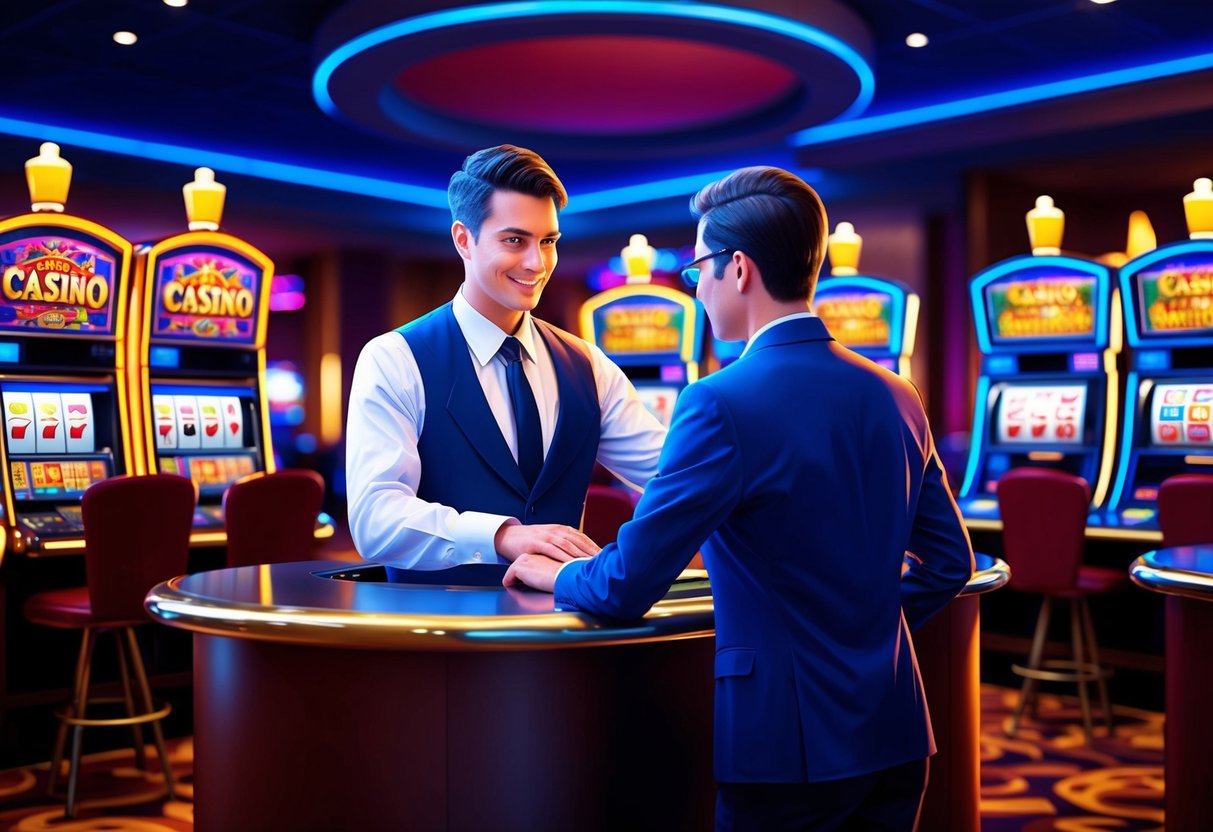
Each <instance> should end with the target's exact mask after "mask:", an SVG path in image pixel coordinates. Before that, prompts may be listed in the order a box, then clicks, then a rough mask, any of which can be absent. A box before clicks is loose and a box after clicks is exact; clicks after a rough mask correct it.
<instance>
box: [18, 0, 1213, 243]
mask: <svg viewBox="0 0 1213 832" xmlns="http://www.w3.org/2000/svg"><path fill="white" fill-rule="evenodd" d="M384 5H386V6H389V7H391V8H392V9H393V10H396V11H399V12H400V13H401V14H403V15H407V14H409V13H416V12H419V11H425V10H433V9H434V8H437V7H443V6H445V7H454V6H456V5H459V4H454V3H447V4H438V3H434V2H425V0H411V1H409V0H397V2H393V3H386V4H384ZM666 5H669V4H666ZM684 5H686V4H684ZM690 5H695V4H690ZM701 5H702V4H701ZM718 5H723V6H736V7H739V8H741V9H743V10H744V9H747V8H759V9H762V10H764V11H770V10H772V9H778V8H786V9H787V10H788V13H789V14H800V13H802V12H801V11H798V10H800V9H804V8H806V7H807V6H810V5H811V4H800V3H796V2H792V0H762V2H758V0H755V2H752V3H745V2H732V3H730V2H727V0H721V3H719V4H718ZM843 5H845V6H846V7H849V9H850V10H851V11H852V12H854V13H855V15H857V16H858V18H859V19H861V20H862V22H863V23H864V24H866V27H867V29H868V30H869V32H870V34H871V40H872V44H873V51H872V55H871V67H872V71H873V73H874V77H875V96H874V98H873V100H872V102H871V104H870V106H869V107H868V108H867V110H866V112H865V113H862V114H860V116H859V120H858V121H857V122H855V123H856V124H859V125H869V126H865V127H863V129H862V130H861V131H860V132H859V133H858V134H856V135H851V136H843V137H841V138H838V137H832V136H829V135H816V134H814V131H813V130H809V131H807V132H806V133H799V132H790V133H789V134H788V135H786V136H782V137H776V138H774V139H773V138H772V137H771V136H770V135H769V134H763V135H762V136H761V137H760V138H758V139H756V140H755V141H754V142H752V143H751V144H749V145H745V144H744V143H742V145H740V146H733V147H731V148H730V149H728V150H727V151H718V152H714V153H711V154H703V153H699V152H696V150H695V148H694V147H690V146H689V147H688V149H687V152H686V153H685V154H682V155H680V156H676V157H675V158H670V155H669V154H668V153H666V154H663V155H661V156H660V157H652V158H647V157H646V156H645V154H643V153H641V152H637V153H632V154H629V155H628V156H627V157H626V158H586V156H585V154H574V153H568V154H562V153H561V152H560V151H556V152H547V151H546V150H545V148H543V147H536V149H537V150H539V151H540V152H541V153H544V154H545V155H546V156H548V158H549V161H551V162H552V163H553V164H554V166H555V167H556V168H557V170H558V171H559V173H560V174H561V176H562V178H563V179H564V180H565V183H566V185H567V186H568V187H569V190H570V192H571V194H572V196H573V203H572V206H571V208H572V210H571V211H570V213H569V214H568V219H567V220H566V224H569V223H571V224H572V225H573V227H580V229H581V230H582V231H583V232H584V233H588V234H593V233H604V234H606V233H609V234H618V233H619V231H620V230H630V229H632V228H634V227H635V225H636V223H637V222H638V221H644V222H646V223H649V224H661V223H667V224H668V223H685V221H686V213H685V205H686V196H687V194H689V193H691V192H693V191H694V190H695V189H696V187H698V184H701V180H702V178H703V176H704V175H710V174H714V173H717V172H720V171H724V170H728V169H730V168H733V167H737V166H740V165H745V164H757V163H767V164H780V165H784V166H787V167H792V168H795V169H797V170H801V171H803V172H804V175H805V176H806V177H807V178H810V179H811V181H812V180H813V179H815V180H816V181H817V182H818V183H819V185H820V187H821V189H822V190H823V192H824V193H826V194H827V196H829V195H831V194H833V195H836V196H838V197H840V198H853V199H863V198H865V197H867V198H874V199H875V198H880V197H879V194H880V192H881V189H882V188H888V187H889V186H891V185H892V186H896V185H898V184H900V185H903V186H906V187H910V188H914V187H917V186H919V185H924V184H925V185H929V183H930V181H931V180H932V179H937V178H939V177H941V176H951V175H955V174H956V173H957V172H958V171H960V170H963V169H964V168H965V167H967V166H972V165H981V164H989V163H996V164H1014V163H1016V162H1018V161H1020V160H1022V159H1025V158H1026V159H1028V160H1030V161H1034V160H1036V159H1040V158H1047V157H1050V156H1055V155H1057V154H1059V153H1060V154H1064V153H1066V152H1070V153H1073V152H1075V148H1076V147H1080V146H1082V144H1083V143H1086V142H1094V144H1095V146H1099V147H1102V148H1109V149H1115V147H1116V146H1117V145H1120V144H1125V143H1136V144H1137V145H1140V144H1141V143H1142V142H1150V141H1154V140H1158V139H1165V138H1166V135H1159V131H1160V130H1161V131H1166V134H1167V135H1170V134H1172V133H1174V134H1175V135H1183V136H1185V137H1186V138H1188V139H1191V138H1192V137H1193V136H1195V137H1200V136H1202V135H1203V136H1208V135H1213V119H1211V118H1210V115H1209V114H1210V112H1211V111H1213V69H1210V67H1213V2H1209V0H1118V2H1114V3H1110V4H1106V5H1099V4H1095V3H1093V2H1090V0H1018V2H1010V1H1009V0H981V2H967V0H948V2H943V1H942V0H846V2H845V3H843ZM340 6H341V4H340V3H336V2H331V0H192V1H191V2H190V3H189V5H188V6H186V7H185V8H182V9H175V8H169V7H167V6H165V5H164V4H163V3H162V2H161V1H160V0H58V2H54V0H38V1H37V2H27V0H8V1H7V2H5V3H3V4H0V38H2V42H3V43H4V50H5V69H4V72H3V76H2V81H0V184H4V185H5V186H6V187H4V189H3V191H4V192H3V193H0V213H2V214H7V213H15V212H18V211H20V210H22V209H23V207H24V193H23V189H22V188H19V187H18V183H19V181H20V180H19V171H20V166H21V163H22V162H23V160H24V159H25V158H26V157H28V156H30V155H33V153H34V152H35V151H36V149H37V143H38V141H39V140H41V139H43V138H49V139H54V140H56V141H59V142H60V144H62V145H63V148H64V151H63V152H64V155H65V156H67V157H68V158H70V159H72V160H73V161H74V162H75V164H76V166H77V174H76V175H77V179H76V182H77V194H80V192H81V191H85V190H90V189H91V190H92V195H91V196H86V195H81V198H82V199H84V200H85V203H84V204H85V205H87V206H88V207H89V208H90V209H93V213H94V214H95V215H96V216H98V217H100V216H101V215H102V214H103V213H104V210H105V204H106V201H107V200H109V201H110V202H112V203H114V204H115V208H117V204H118V203H127V202H131V201H136V200H138V199H139V194H144V193H146V192H148V191H151V192H156V193H161V192H162V193H163V194H164V196H163V199H158V200H157V201H156V202H155V203H154V204H155V207H154V208H153V209H151V211H150V214H151V216H150V217H143V218H142V219H141V220H139V222H141V223H142V224H143V225H144V226H147V227H148V228H147V230H148V231H149V232H158V231H161V230H162V229H161V228H158V227H156V226H157V225H158V224H159V225H165V224H167V229H168V230H172V229H174V228H175V223H177V222H178V220H177V216H176V215H177V213H178V212H179V210H180V209H179V197H178V196H177V194H178V191H177V188H178V187H179V185H180V184H181V183H182V182H184V181H186V180H187V179H189V178H190V176H191V174H190V171H191V168H192V167H193V166H194V165H195V164H210V165H211V166H212V167H214V168H216V170H217V172H218V175H219V178H220V179H221V180H224V181H227V182H228V183H229V186H231V187H233V192H232V198H231V203H232V204H233V205H239V204H240V202H241V200H242V199H247V205H249V206H252V207H255V209H256V210H255V212H250V213H247V214H246V215H245V216H244V219H245V221H247V222H261V223H264V224H266V225H268V226H273V225H274V219H275V217H276V216H280V217H282V218H283V221H282V223H281V224H282V225H284V226H291V225H294V226H296V227H304V228H315V229H323V230H325V233H328V234H330V235H331V236H332V238H333V239H334V240H337V241H343V242H346V243H349V244H359V243H362V242H367V243H373V242H374V241H376V240H382V239H384V238H387V237H390V236H392V235H399V236H400V238H401V239H405V240H425V239H438V238H440V237H441V236H443V233H444V229H445V227H446V217H445V214H444V213H443V211H442V210H441V209H440V208H439V207H435V204H436V200H435V194H437V193H440V191H441V190H442V189H443V188H444V187H445V183H446V180H447V178H448V177H449V174H450V172H451V171H452V170H454V169H455V168H456V167H457V166H458V164H459V162H460V161H461V159H462V157H463V156H464V155H465V154H466V152H468V151H470V150H473V149H475V147H458V146H451V147H445V146H439V145H437V144H435V143H434V142H428V141H408V140H401V139H399V138H388V137H385V136H381V135H379V134H375V133H372V132H369V131H368V130H365V129H363V128H360V127H358V126H356V125H353V124H351V123H349V122H348V121H345V120H336V119H334V118H332V117H330V116H329V115H326V114H325V113H324V112H322V111H321V109H320V108H319V107H318V106H317V103H316V101H315V100H314V98H313V91H312V75H313V71H314V69H315V65H316V63H317V61H318V59H319V57H322V56H318V55H317V54H316V52H315V42H316V39H317V36H318V32H320V31H321V30H322V27H323V26H324V23H325V21H326V19H328V18H330V16H331V15H332V14H333V13H334V12H335V11H336V10H338V8H339V7H340ZM486 25H488V24H486ZM118 29H127V30H130V31H134V32H136V33H137V34H138V36H139V41H138V43H137V44H135V45H134V46H131V47H122V46H118V45H116V44H115V43H114V42H113V41H112V40H111V37H110V36H111V33H112V32H113V31H115V30H118ZM911 32H923V33H925V34H927V35H928V37H929V38H930V44H929V45H928V46H927V47H925V48H922V49H911V48H909V47H908V46H906V44H905V37H906V35H908V34H909V33H911ZM620 60H626V56H620ZM1181 60H1187V61H1189V63H1186V64H1184V63H1179V61H1181ZM1143 68H1145V70H1146V74H1147V75H1149V74H1150V72H1151V68H1153V74H1154V75H1156V76H1157V77H1154V78H1146V79H1145V80H1137V81H1135V82H1130V81H1132V79H1133V78H1135V77H1137V76H1134V75H1132V74H1131V73H1133V72H1136V71H1140V70H1142V69H1143ZM559 70H560V68H559V67H553V68H552V71H553V72H559ZM603 72H604V73H607V74H608V75H609V73H610V67H609V66H607V67H603ZM1101 78H1104V79H1107V80H1108V81H1117V82H1120V83H1114V84H1112V85H1111V86H1110V87H1108V88H1106V89H1102V90H1100V89H1094V90H1090V91H1085V92H1080V93H1072V94H1070V95H1064V96H1057V95H1056V94H1055V93H1057V91H1058V90H1057V89H1056V88H1052V87H1049V86H1048V85H1052V84H1058V83H1060V82H1070V81H1075V80H1077V81H1079V82H1080V83H1081V82H1082V80H1083V79H1096V80H1099V79H1101ZM485 83H486V84H490V85H492V84H498V85H501V86H502V88H503V90H508V68H503V70H502V77H498V78H486V79H485ZM1096 86H1098V85H1096ZM1024 89H1038V90H1042V91H1047V92H1049V93H1051V95H1050V96H1049V97H1046V99H1045V100H1044V101H1043V102H1038V103H1033V102H1031V101H1028V102H1024V103H1018V104H1016V106H1001V107H1000V106H993V107H991V106H989V104H992V103H996V102H990V101H989V99H988V97H989V96H991V95H994V94H1001V93H1014V91H1016V90H1024ZM511 94H514V93H513V92H511ZM526 94H527V95H532V93H531V92H530V91H528V92H527V93H526ZM534 94H535V95H539V96H541V94H542V90H539V91H537V92H535V93H534ZM538 100H540V99H538V98H536V99H525V100H523V101H521V102H520V106H524V107H525V106H536V103H535V102H536V101H538ZM956 102H970V103H971V107H970V109H972V108H974V107H975V108H976V111H975V112H964V113H962V114H957V111H947V110H944V111H938V110H933V109H927V110H924V111H922V114H923V115H922V118H917V117H915V116H910V117H909V119H908V120H902V121H896V120H894V121H893V122H892V124H893V126H892V127H887V128H886V127H882V122H881V121H880V120H879V117H890V116H892V117H895V116H896V114H899V113H905V112H907V111H915V110H916V108H938V107H940V106H941V105H950V104H954V103H956ZM972 102H976V103H972ZM982 102H987V103H985V104H983V103H982ZM542 104H543V106H545V107H555V108H559V107H560V101H558V100H557V101H551V100H542ZM936 116H942V117H938V118H936ZM923 119H926V121H925V123H922V122H923ZM506 140H508V138H507V139H506ZM136 142H149V143H155V146H152V145H139V144H136ZM224 154H226V155H224ZM195 159H196V160H197V161H195ZM1203 163H1204V164H1205V165H1206V169H1207V167H1208V166H1213V160H1209V159H1205V160H1203ZM283 166H297V169H294V170H293V169H291V168H289V167H283ZM10 171H11V172H12V173H13V174H15V175H13V176H7V178H6V174H7V172H10ZM1134 173H1135V172H1134V171H1126V172H1125V175H1126V177H1129V178H1131V177H1132V176H1133V175H1134ZM1136 173H1137V174H1138V175H1140V171H1136ZM1177 175H1180V176H1187V175H1188V171H1187V169H1186V168H1185V169H1184V170H1183V171H1182V172H1181V173H1179V174H1177ZM350 177H353V178H350ZM301 183H307V184H301ZM652 183H664V184H658V185H657V186H656V187H647V186H649V185H652ZM410 188H414V189H420V190H416V191H410V190H409V189H410ZM620 188H631V190H622V191H620V190H617V189H620ZM106 189H107V190H108V196H103V195H100V194H101V193H102V191H104V190H106ZM77 194H74V195H73V197H74V198H75V197H76V196H77ZM579 196H580V197H582V200H583V201H582V204H581V207H578V201H577V200H578V197H579ZM71 207H72V208H73V209H75V208H77V206H76V205H75V204H73V206H71ZM98 209H99V210H98ZM122 210H123V211H124V213H125V214H128V215H129V214H130V213H131V211H130V209H129V208H123V209H122ZM81 213H83V210H81ZM131 221H132V222H135V220H133V219H132V220H131ZM143 230H144V229H143V228H139V229H137V231H143ZM281 230H282V229H281V228H278V229H277V232H278V233H281ZM317 233H320V232H317ZM321 236H323V234H321ZM313 239H314V238H313Z"/></svg>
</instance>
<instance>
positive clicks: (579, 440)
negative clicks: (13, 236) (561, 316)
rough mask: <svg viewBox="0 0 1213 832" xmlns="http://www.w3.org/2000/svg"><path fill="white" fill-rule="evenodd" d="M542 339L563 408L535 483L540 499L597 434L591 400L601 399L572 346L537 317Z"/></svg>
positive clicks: (535, 491)
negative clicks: (580, 369) (579, 366)
mask: <svg viewBox="0 0 1213 832" xmlns="http://www.w3.org/2000/svg"><path fill="white" fill-rule="evenodd" d="M535 323H536V324H537V329H538V330H539V333H540V334H541V335H542V336H543V341H544V343H545V344H547V347H548V353H549V354H551V356H552V364H553V366H554V367H555V369H556V389H557V391H558V393H559V397H560V398H559V401H560V411H559V415H558V416H557V417H556V430H555V431H554V432H553V434H552V444H551V447H549V448H548V452H547V456H546V457H544V460H543V469H542V470H541V471H540V472H539V479H538V480H536V482H535V490H534V493H533V495H532V496H533V497H535V498H537V497H539V496H540V495H542V494H543V493H544V492H545V491H547V490H548V489H549V488H551V487H552V486H553V485H554V484H555V483H556V482H557V481H558V480H559V479H560V475H561V474H563V473H564V471H565V469H566V468H568V467H569V465H571V464H572V462H573V460H574V459H576V458H577V452H578V451H579V450H580V449H581V448H582V446H583V445H585V443H587V442H589V441H590V440H591V439H592V438H593V437H596V436H597V435H598V431H597V430H587V429H586V425H587V423H589V424H593V425H594V426H595V427H597V422H598V421H600V419H601V416H600V414H596V413H594V412H592V411H591V409H590V406H589V402H596V401H598V388H597V387H596V386H595V384H594V378H593V375H592V374H590V375H589V376H588V377H587V375H586V374H584V373H579V372H577V368H576V365H575V364H574V363H573V361H574V360H573V357H572V356H571V355H569V351H570V349H571V348H570V347H569V346H568V345H567V344H565V343H564V341H563V340H561V339H560V338H558V337H557V336H556V335H554V334H553V333H552V332H550V331H549V330H548V328H547V327H546V326H544V324H543V322H542V321H539V320H537V319H536V320H535Z"/></svg>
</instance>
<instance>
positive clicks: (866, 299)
mask: <svg viewBox="0 0 1213 832" xmlns="http://www.w3.org/2000/svg"><path fill="white" fill-rule="evenodd" d="M862 245H863V238H862V237H860V236H859V235H858V234H856V233H855V228H854V226H852V225H851V223H849V222H840V223H838V225H837V226H836V227H835V229H834V233H833V234H831V235H830V236H829V252H830V276H829V277H828V278H826V279H824V280H821V281H818V283H817V291H816V292H815V293H814V295H813V311H814V312H815V313H816V315H817V317H819V318H821V320H822V323H824V324H825V325H826V329H828V330H829V331H830V334H831V335H833V336H834V338H835V340H837V341H838V343H840V344H842V345H843V346H844V347H847V348H848V349H851V350H854V351H855V352H857V353H859V354H860V355H862V356H864V357H865V358H868V359H870V360H872V361H874V362H876V363H877V364H879V365H880V366H882V367H884V368H885V369H888V370H892V371H893V372H895V373H897V374H898V375H900V376H905V377H907V378H908V377H909V376H910V356H911V355H913V353H914V336H915V334H916V332H917V330H918V308H919V299H918V295H917V293H915V292H914V291H913V290H912V289H910V287H908V286H906V285H905V284H904V283H901V282H899V281H896V280H889V279H888V278H883V277H875V276H872V275H862V274H860V273H859V252H860V250H861V248H862Z"/></svg>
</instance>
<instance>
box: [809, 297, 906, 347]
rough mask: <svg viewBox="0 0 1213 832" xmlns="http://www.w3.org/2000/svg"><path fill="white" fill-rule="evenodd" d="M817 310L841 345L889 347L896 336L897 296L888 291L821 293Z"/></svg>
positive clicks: (815, 302) (814, 303)
mask: <svg viewBox="0 0 1213 832" xmlns="http://www.w3.org/2000/svg"><path fill="white" fill-rule="evenodd" d="M813 310H814V311H815V312H816V313H817V317H819V318H821V320H822V322H823V323H824V324H825V325H826V329H828V330H829V331H830V334H831V335H833V336H834V337H835V338H836V339H837V340H838V342H839V343H840V344H842V345H844V346H847V347H852V348H856V347H876V348H879V349H884V350H887V349H889V345H890V343H891V341H892V337H893V336H892V332H893V296H892V295H890V294H889V293H888V292H848V293H846V294H834V293H829V294H825V295H818V297H817V298H816V299H815V300H814V302H813Z"/></svg>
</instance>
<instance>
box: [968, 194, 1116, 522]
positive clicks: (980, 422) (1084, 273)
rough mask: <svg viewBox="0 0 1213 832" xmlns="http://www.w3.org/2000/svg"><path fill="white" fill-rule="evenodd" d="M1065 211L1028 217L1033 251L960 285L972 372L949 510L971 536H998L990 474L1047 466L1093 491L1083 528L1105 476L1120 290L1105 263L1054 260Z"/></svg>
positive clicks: (1047, 206)
mask: <svg viewBox="0 0 1213 832" xmlns="http://www.w3.org/2000/svg"><path fill="white" fill-rule="evenodd" d="M1062 227H1063V218H1062V212H1061V211H1060V210H1059V209H1057V208H1056V207H1055V206H1053V205H1052V200H1050V199H1049V198H1048V197H1040V199H1038V200H1037V208H1036V209H1033V210H1032V211H1029V212H1028V229H1029V235H1030V237H1031V239H1032V251H1033V253H1032V254H1030V255H1023V256H1020V257H1013V258H1011V259H1009V260H1004V261H1003V262H1001V263H997V264H995V265H993V266H990V267H989V268H987V269H985V270H983V271H982V272H980V273H978V274H977V275H975V276H974V277H973V279H972V281H971V282H970V285H969V299H970V301H971V303H972V306H973V321H974V325H975V327H976V330H977V346H978V348H979V349H980V351H981V354H982V357H981V372H980V375H979V376H978V378H977V388H976V394H975V396H974V407H973V428H972V435H971V438H970V446H969V457H968V461H967V464H966V467H965V475H964V482H963V485H962V486H961V489H960V494H959V497H958V499H957V503H958V504H959V506H960V510H961V513H962V515H963V516H964V518H965V521H966V523H967V525H968V526H969V528H970V529H985V530H998V529H1001V527H1002V526H1001V523H1000V522H999V519H998V499H997V496H996V491H995V489H996V486H997V483H998V479H999V478H1000V477H1001V476H1002V475H1003V474H1005V473H1006V472H1007V471H1009V470H1011V469H1012V468H1019V467H1023V466H1035V467H1048V468H1056V469H1059V470H1064V471H1067V472H1069V473H1071V474H1076V475H1078V476H1081V477H1083V478H1084V479H1085V480H1087V482H1088V483H1090V485H1091V492H1092V502H1091V507H1092V523H1093V524H1094V523H1096V522H1097V521H1096V520H1095V518H1096V516H1097V515H1096V513H1095V510H1097V509H1099V508H1100V507H1101V506H1102V504H1103V503H1104V501H1105V499H1106V497H1107V494H1108V486H1109V484H1110V481H1111V476H1112V457H1113V454H1114V452H1115V443H1116V430H1117V425H1118V422H1119V420H1118V408H1119V391H1118V384H1119V377H1118V372H1117V365H1116V361H1117V356H1118V354H1119V352H1120V348H1121V318H1120V305H1119V292H1118V291H1117V290H1116V288H1115V286H1114V283H1113V282H1114V275H1113V270H1112V269H1111V267H1109V266H1106V265H1104V264H1102V263H1099V262H1096V261H1093V260H1089V259H1086V258H1081V257H1074V256H1067V255H1062V254H1061V248H1060V246H1061V235H1062Z"/></svg>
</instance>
